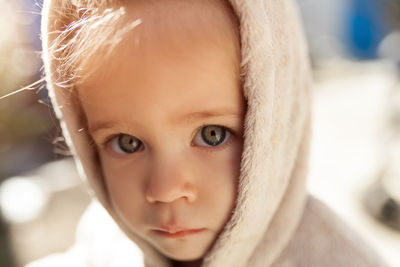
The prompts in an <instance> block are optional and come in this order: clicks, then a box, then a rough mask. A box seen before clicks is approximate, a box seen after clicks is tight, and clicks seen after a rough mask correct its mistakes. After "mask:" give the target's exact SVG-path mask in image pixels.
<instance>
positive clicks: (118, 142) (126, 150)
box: [110, 134, 143, 154]
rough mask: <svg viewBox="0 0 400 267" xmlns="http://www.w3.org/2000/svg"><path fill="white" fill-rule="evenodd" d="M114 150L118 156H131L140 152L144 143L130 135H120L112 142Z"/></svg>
mask: <svg viewBox="0 0 400 267" xmlns="http://www.w3.org/2000/svg"><path fill="white" fill-rule="evenodd" d="M110 145H111V148H112V150H114V152H116V153H118V154H131V153H135V152H136V151H138V150H139V149H140V148H141V147H142V146H143V143H142V141H140V140H139V139H137V138H136V137H134V136H132V135H129V134H120V135H118V136H116V137H114V138H113V139H111V141H110Z"/></svg>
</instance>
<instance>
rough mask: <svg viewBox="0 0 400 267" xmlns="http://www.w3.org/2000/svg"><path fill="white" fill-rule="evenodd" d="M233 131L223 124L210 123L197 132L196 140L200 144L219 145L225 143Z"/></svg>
mask: <svg viewBox="0 0 400 267" xmlns="http://www.w3.org/2000/svg"><path fill="white" fill-rule="evenodd" d="M230 135H231V133H230V132H229V131H228V130H227V129H226V128H225V127H222V126H218V125H208V126H205V127H203V128H201V130H200V131H199V132H198V133H197V134H196V136H195V138H194V142H195V144H196V145H199V146H219V145H221V144H223V143H225V141H226V140H228V138H229V137H230Z"/></svg>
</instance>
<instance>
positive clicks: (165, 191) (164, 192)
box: [145, 184, 197, 204]
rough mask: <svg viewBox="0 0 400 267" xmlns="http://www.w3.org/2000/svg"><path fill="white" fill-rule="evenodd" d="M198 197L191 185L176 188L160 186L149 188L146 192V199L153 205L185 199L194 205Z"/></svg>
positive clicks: (176, 186)
mask: <svg viewBox="0 0 400 267" xmlns="http://www.w3.org/2000/svg"><path fill="white" fill-rule="evenodd" d="M196 195H197V194H196V191H195V189H194V187H193V186H191V185H189V184H185V185H175V186H174V185H169V186H166V185H165V184H164V185H162V184H158V185H157V186H154V185H153V186H149V188H148V189H147V190H146V193H145V198H146V200H147V202H149V203H151V204H154V203H156V202H161V203H171V202H174V201H176V200H178V199H184V200H185V201H186V202H189V203H192V202H194V201H195V200H196Z"/></svg>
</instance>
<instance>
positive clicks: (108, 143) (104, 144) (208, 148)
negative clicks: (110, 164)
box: [100, 124, 237, 155]
mask: <svg viewBox="0 0 400 267" xmlns="http://www.w3.org/2000/svg"><path fill="white" fill-rule="evenodd" d="M207 126H218V127H221V128H223V129H225V130H226V131H227V132H229V134H230V135H229V137H228V139H227V140H225V141H224V142H223V143H222V144H220V145H217V146H199V145H194V144H193V142H194V138H195V137H196V135H197V134H198V133H199V132H200V131H201V130H202V129H203V128H205V127H207ZM122 134H125V133H118V134H114V135H112V136H109V137H108V138H107V139H106V140H105V141H104V142H102V143H101V144H100V146H101V148H102V149H111V150H113V149H112V148H111V141H112V140H113V139H114V138H117V137H119V136H120V135H122ZM236 136H237V134H236V133H235V131H233V130H232V129H231V128H229V127H226V126H223V125H218V124H203V125H201V126H199V127H198V128H197V129H196V131H195V132H194V134H193V135H192V137H191V140H192V141H191V145H192V146H195V147H197V148H199V149H201V150H203V151H205V152H209V153H212V152H216V151H220V150H223V149H225V148H226V147H227V145H228V144H229V143H230V142H231V141H232V139H233V138H235V137H236ZM139 140H140V139H139ZM140 141H141V140H140ZM141 142H142V141H141ZM144 145H145V144H144V142H142V146H144ZM142 149H143V148H139V150H138V151H137V152H140V151H141V150H142ZM113 152H114V153H115V154H119V153H117V152H115V151H114V150H113ZM131 154H136V152H134V153H126V154H122V153H121V154H119V155H131Z"/></svg>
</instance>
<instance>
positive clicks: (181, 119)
mask: <svg viewBox="0 0 400 267" xmlns="http://www.w3.org/2000/svg"><path fill="white" fill-rule="evenodd" d="M213 117H234V118H241V115H240V114H238V112H234V111H233V110H231V109H216V110H209V111H195V112H190V113H186V114H183V115H180V116H178V117H174V118H172V119H171V120H170V122H171V123H173V124H184V123H191V122H193V121H198V120H201V119H207V118H213ZM128 124H133V122H129V123H128ZM135 124H136V123H135ZM126 125H127V124H126V123H116V122H99V123H95V124H94V125H93V127H90V128H89V131H90V133H91V134H95V133H96V132H99V131H102V130H107V129H113V128H117V127H118V128H125V129H127V128H130V127H126Z"/></svg>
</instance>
